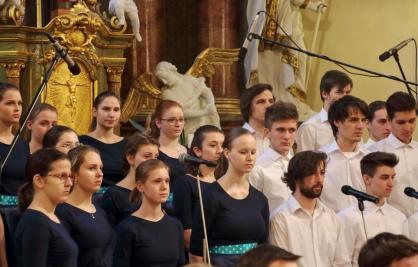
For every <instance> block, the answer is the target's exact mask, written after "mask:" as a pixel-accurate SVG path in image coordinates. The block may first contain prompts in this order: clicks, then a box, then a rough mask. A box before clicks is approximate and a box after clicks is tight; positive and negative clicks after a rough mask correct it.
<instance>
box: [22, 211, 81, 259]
mask: <svg viewBox="0 0 418 267" xmlns="http://www.w3.org/2000/svg"><path fill="white" fill-rule="evenodd" d="M15 246H16V254H17V261H18V266H19V267H76V266H77V255H78V248H77V244H76V243H75V242H74V240H73V239H72V238H71V236H70V234H69V233H68V231H67V229H65V227H64V226H63V225H62V224H60V223H56V222H54V221H52V220H51V219H49V218H48V216H46V215H45V214H43V213H42V212H39V211H36V210H32V209H28V210H26V211H25V212H24V213H23V214H22V218H21V219H20V221H19V223H18V225H17V229H16V233H15Z"/></svg>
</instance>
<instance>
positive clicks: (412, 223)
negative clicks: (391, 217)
mask: <svg viewBox="0 0 418 267" xmlns="http://www.w3.org/2000/svg"><path fill="white" fill-rule="evenodd" d="M408 225H409V238H411V239H412V240H414V241H416V242H418V212H417V213H415V214H414V215H412V216H411V217H409V218H408Z"/></svg>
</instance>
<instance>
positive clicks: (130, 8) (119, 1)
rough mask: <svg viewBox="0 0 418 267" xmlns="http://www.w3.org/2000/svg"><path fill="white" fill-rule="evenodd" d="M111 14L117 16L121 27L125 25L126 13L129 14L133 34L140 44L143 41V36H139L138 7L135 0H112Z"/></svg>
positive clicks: (110, 3)
mask: <svg viewBox="0 0 418 267" xmlns="http://www.w3.org/2000/svg"><path fill="white" fill-rule="evenodd" d="M109 13H110V14H116V17H117V18H118V21H119V23H118V24H119V25H125V23H126V20H125V13H126V14H128V18H129V20H130V21H131V24H132V25H131V26H132V32H133V34H134V35H135V37H136V40H137V41H138V42H141V41H142V37H141V34H139V27H140V23H139V16H138V7H137V6H136V4H135V2H134V1H133V0H110V2H109Z"/></svg>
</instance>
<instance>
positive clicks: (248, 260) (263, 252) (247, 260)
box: [237, 244, 300, 267]
mask: <svg viewBox="0 0 418 267" xmlns="http://www.w3.org/2000/svg"><path fill="white" fill-rule="evenodd" d="M299 258H300V256H297V255H295V254H293V253H290V252H288V251H286V250H284V249H282V248H279V247H277V246H273V245H270V244H262V245H259V246H257V247H256V248H253V249H251V250H250V251H248V252H246V253H245V254H244V255H242V256H241V258H240V259H239V262H238V265H237V267H268V266H269V265H270V264H271V263H273V262H275V261H279V260H282V261H297V260H298V259H299Z"/></svg>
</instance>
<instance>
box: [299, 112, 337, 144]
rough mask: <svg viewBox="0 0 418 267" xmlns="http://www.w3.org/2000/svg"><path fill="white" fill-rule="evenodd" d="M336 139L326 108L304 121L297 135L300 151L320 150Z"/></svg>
mask: <svg viewBox="0 0 418 267" xmlns="http://www.w3.org/2000/svg"><path fill="white" fill-rule="evenodd" d="M332 140H334V135H333V133H332V128H331V125H330V124H329V122H328V113H327V112H326V111H325V109H321V111H320V112H319V113H318V114H316V115H314V116H312V117H311V118H309V119H308V120H307V121H305V122H304V123H302V124H301V125H300V127H299V129H298V132H297V136H296V144H297V145H298V151H299V152H300V151H305V150H318V149H320V148H321V147H323V146H325V145H328V144H329V143H331V142H332Z"/></svg>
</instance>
